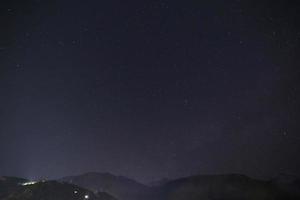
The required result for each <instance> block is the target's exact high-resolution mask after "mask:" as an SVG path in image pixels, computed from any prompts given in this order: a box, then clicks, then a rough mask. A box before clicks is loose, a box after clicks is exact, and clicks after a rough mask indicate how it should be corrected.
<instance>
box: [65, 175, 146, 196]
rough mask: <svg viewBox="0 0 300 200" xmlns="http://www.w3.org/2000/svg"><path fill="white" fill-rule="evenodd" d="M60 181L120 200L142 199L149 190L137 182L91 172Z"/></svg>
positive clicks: (122, 177)
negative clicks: (104, 193) (105, 193)
mask: <svg viewBox="0 0 300 200" xmlns="http://www.w3.org/2000/svg"><path fill="white" fill-rule="evenodd" d="M60 181H62V182H67V183H71V184H75V185H78V186H81V187H84V188H87V189H90V190H93V191H101V192H107V193H109V194H111V195H113V196H115V197H116V198H117V199H120V200H134V199H140V198H141V197H142V196H143V195H144V194H146V193H148V190H149V188H148V187H147V186H145V185H143V184H141V183H138V182H137V181H135V180H132V179H129V178H126V177H124V176H115V175H113V174H110V173H96V172H90V173H86V174H82V175H78V176H69V177H64V178H62V179H60Z"/></svg>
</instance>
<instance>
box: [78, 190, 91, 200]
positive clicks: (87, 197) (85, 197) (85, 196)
mask: <svg viewBox="0 0 300 200" xmlns="http://www.w3.org/2000/svg"><path fill="white" fill-rule="evenodd" d="M74 194H78V191H77V190H74ZM89 198H90V196H89V195H88V194H86V195H84V199H89Z"/></svg>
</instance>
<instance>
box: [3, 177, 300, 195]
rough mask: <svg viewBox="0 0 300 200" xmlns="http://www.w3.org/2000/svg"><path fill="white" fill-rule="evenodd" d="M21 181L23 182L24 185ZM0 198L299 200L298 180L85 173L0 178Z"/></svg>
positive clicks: (287, 178) (291, 178)
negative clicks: (151, 180)
mask: <svg viewBox="0 0 300 200" xmlns="http://www.w3.org/2000/svg"><path fill="white" fill-rule="evenodd" d="M24 183H25V184H24ZM0 199H1V200H71V199H72V200H80V199H81V200H88V199H91V200H116V199H118V200H297V199H299V200H300V181H299V179H297V178H295V177H289V176H280V177H277V178H274V179H272V180H269V181H263V180H257V179H252V178H249V177H247V176H244V175H239V174H228V175H198V176H190V177H185V178H180V179H176V180H169V181H166V182H162V183H161V184H158V185H155V186H147V185H144V184H141V183H138V182H137V181H134V180H132V179H129V178H126V177H123V176H115V175H113V174H109V173H86V174H83V175H78V176H69V177H64V178H61V179H59V180H57V181H40V182H36V183H30V182H28V180H26V179H22V178H14V177H0Z"/></svg>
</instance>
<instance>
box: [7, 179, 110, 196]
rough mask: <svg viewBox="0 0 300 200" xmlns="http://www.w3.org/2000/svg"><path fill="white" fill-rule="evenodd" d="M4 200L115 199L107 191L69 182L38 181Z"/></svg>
mask: <svg viewBox="0 0 300 200" xmlns="http://www.w3.org/2000/svg"><path fill="white" fill-rule="evenodd" d="M2 199H3V200H115V198H113V197H112V196H110V195H109V194H106V193H98V194H94V193H93V192H91V191H89V190H86V189H83V188H80V187H78V186H75V185H71V184H67V183H59V182H56V181H47V182H38V183H36V184H33V185H27V186H22V187H19V188H18V189H17V190H16V191H14V192H13V193H11V194H9V195H8V196H7V197H5V198H2Z"/></svg>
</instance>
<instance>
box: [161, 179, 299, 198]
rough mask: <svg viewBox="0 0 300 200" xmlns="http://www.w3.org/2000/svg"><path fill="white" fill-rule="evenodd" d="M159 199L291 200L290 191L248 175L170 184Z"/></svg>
mask: <svg viewBox="0 0 300 200" xmlns="http://www.w3.org/2000/svg"><path fill="white" fill-rule="evenodd" d="M156 199H161V200H162V199H163V200H187V199H188V200H199V199H201V200H213V199H228V200H266V199H270V200H279V199H282V200H288V199H297V198H292V197H291V196H290V195H288V194H287V193H286V192H283V191H282V190H281V189H279V188H278V187H276V186H275V185H273V184H272V183H271V182H268V181H260V180H256V179H251V178H249V177H247V176H244V175H238V174H229V175H203V176H191V177H187V178H181V179H177V180H174V181H170V182H168V183H167V184H165V185H164V186H162V187H161V188H159V190H158V192H157V194H156Z"/></svg>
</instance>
